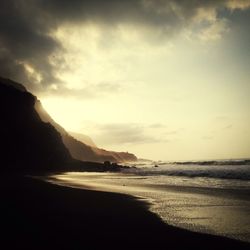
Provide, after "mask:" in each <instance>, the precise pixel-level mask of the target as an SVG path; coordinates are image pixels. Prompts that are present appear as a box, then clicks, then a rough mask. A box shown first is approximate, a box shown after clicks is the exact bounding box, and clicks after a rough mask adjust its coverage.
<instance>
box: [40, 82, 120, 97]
mask: <svg viewBox="0 0 250 250" xmlns="http://www.w3.org/2000/svg"><path fill="white" fill-rule="evenodd" d="M83 86H84V87H81V88H69V87H67V86H65V85H56V84H53V85H51V86H50V88H48V89H47V90H46V91H45V92H44V93H43V96H46V95H51V94H52V95H53V96H60V97H62V96H63V97H73V98H80V99H93V98H97V97H102V96H106V95H109V94H113V93H116V94H117V93H119V92H121V91H122V86H121V85H120V84H117V83H107V82H101V83H98V84H83Z"/></svg>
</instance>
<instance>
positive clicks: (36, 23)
mask: <svg viewBox="0 0 250 250" xmlns="http://www.w3.org/2000/svg"><path fill="white" fill-rule="evenodd" d="M249 23H250V0H206V1H205V0H200V1H199V0H190V1H186V0H175V1H174V0H172V1H168V0H127V1H124V0H106V1H103V0H91V1H90V0H88V1H87V0H82V1H80V0H71V1H67V0H17V1H14V0H3V1H1V3H0V63H1V69H0V75H1V76H2V77H7V78H11V79H12V80H16V81H18V82H21V83H23V84H24V85H25V86H26V88H27V89H28V90H29V91H31V92H32V93H34V94H35V95H36V96H37V97H38V98H39V99H40V100H41V102H42V104H43V106H44V107H45V109H46V110H47V111H48V113H49V114H50V115H51V116H52V117H53V118H54V120H55V121H57V122H58V123H59V124H61V125H62V126H63V127H64V128H65V129H66V130H68V131H73V132H78V133H83V134H86V135H89V136H90V137H91V138H92V139H93V140H94V141H95V143H96V144H97V145H98V146H99V147H102V148H106V149H110V150H116V151H129V152H132V153H134V154H136V155H137V156H138V157H139V158H146V159H153V160H169V161H170V160H201V159H232V158H249V157H250V108H249V107H250V29H249Z"/></svg>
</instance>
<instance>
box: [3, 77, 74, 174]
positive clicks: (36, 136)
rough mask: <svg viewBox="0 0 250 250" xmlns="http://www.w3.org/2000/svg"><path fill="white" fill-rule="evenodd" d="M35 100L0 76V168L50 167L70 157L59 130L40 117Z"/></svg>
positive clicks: (44, 168)
mask: <svg viewBox="0 0 250 250" xmlns="http://www.w3.org/2000/svg"><path fill="white" fill-rule="evenodd" d="M36 101H37V100H36V97H35V96H33V95H32V94H30V93H29V92H27V91H26V89H25V88H24V87H23V86H22V85H20V84H15V82H12V81H10V80H6V79H3V78H0V117H1V122H0V130H1V134H2V136H1V140H0V151H1V159H0V162H1V166H2V169H1V170H7V171H11V170H23V169H26V170H27V169H32V170H40V169H42V170H53V169H60V168H63V167H66V165H67V164H69V162H71V161H72V160H73V159H72V157H71V155H70V153H69V151H68V149H67V148H66V147H65V145H64V144H63V141H62V138H61V135H60V133H59V132H58V131H57V130H56V129H55V128H54V127H53V126H52V125H51V124H50V123H45V122H43V121H42V120H41V118H40V116H39V115H38V113H37V112H36V110H35V108H34V106H35V103H36Z"/></svg>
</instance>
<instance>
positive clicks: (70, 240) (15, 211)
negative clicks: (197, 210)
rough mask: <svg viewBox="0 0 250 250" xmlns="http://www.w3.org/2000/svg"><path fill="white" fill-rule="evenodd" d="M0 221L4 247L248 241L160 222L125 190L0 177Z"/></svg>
mask: <svg viewBox="0 0 250 250" xmlns="http://www.w3.org/2000/svg"><path fill="white" fill-rule="evenodd" d="M2 179H3V180H2V181H1V192H2V201H3V206H2V208H1V210H2V213H1V217H2V218H1V220H2V222H3V223H2V228H3V229H5V230H4V231H3V233H2V234H3V235H2V236H4V237H3V239H5V240H6V243H7V244H8V245H9V249H10V248H11V249H22V248H25V249H32V248H33V249H34V248H35V249H44V248H46V247H47V248H48V247H49V248H52V247H53V248H55V249H59V248H64V249H79V248H85V247H91V249H100V248H104V247H105V248H108V249H131V248H132V249H133V248H140V249H168V248H169V247H174V248H175V249H179V248H183V247H200V248H201V247H202V248H203V249H212V248H213V249H216V248H218V249H221V248H227V249H249V247H250V244H248V243H245V242H241V241H236V240H231V239H228V238H225V237H220V236H212V235H207V234H201V233H194V232H190V231H187V230H183V229H179V228H176V227H173V226H169V225H166V224H165V223H164V222H163V221H162V220H161V219H160V218H159V217H158V216H156V215H155V214H153V213H151V212H150V211H149V210H148V207H147V204H146V202H144V201H141V200H138V199H136V198H134V197H132V196H129V195H125V194H117V193H109V192H101V191H93V190H83V189H77V188H70V187H65V186H58V185H54V184H51V183H47V182H45V181H42V180H38V179H35V178H30V177H24V176H17V175H15V176H12V175H11V176H3V178H2Z"/></svg>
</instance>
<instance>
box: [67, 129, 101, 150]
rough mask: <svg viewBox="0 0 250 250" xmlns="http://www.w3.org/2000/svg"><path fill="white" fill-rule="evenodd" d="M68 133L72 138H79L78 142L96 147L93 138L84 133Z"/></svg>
mask: <svg viewBox="0 0 250 250" xmlns="http://www.w3.org/2000/svg"><path fill="white" fill-rule="evenodd" d="M69 134H70V135H72V136H73V137H74V138H76V139H77V140H79V141H80V142H82V143H84V144H86V145H88V146H90V147H93V148H97V146H96V144H95V143H94V142H93V140H92V139H91V138H90V137H89V136H87V135H84V134H80V133H76V132H71V131H69Z"/></svg>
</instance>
